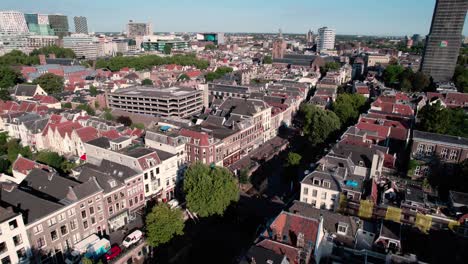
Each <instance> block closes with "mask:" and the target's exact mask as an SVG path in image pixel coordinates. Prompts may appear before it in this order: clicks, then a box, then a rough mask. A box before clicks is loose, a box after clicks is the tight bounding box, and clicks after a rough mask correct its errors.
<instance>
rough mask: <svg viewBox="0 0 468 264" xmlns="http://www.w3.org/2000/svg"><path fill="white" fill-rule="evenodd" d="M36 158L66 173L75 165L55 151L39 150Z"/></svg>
mask: <svg viewBox="0 0 468 264" xmlns="http://www.w3.org/2000/svg"><path fill="white" fill-rule="evenodd" d="M36 160H37V161H39V162H41V163H44V164H46V165H49V166H51V167H52V168H54V169H56V170H58V171H60V172H64V173H69V172H70V171H71V170H72V169H73V168H74V167H75V164H74V163H72V162H70V161H68V160H67V159H65V158H64V157H63V156H60V154H58V153H57V152H53V151H39V152H38V153H37V154H36Z"/></svg>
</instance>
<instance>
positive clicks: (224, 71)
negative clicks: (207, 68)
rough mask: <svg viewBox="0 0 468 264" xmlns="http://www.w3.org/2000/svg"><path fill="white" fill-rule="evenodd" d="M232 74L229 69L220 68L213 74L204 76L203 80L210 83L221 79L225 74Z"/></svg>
mask: <svg viewBox="0 0 468 264" xmlns="http://www.w3.org/2000/svg"><path fill="white" fill-rule="evenodd" d="M230 72H232V68H231V67H225V66H221V67H218V68H217V69H216V71H214V72H209V73H207V74H206V75H205V80H206V81H207V82H212V81H214V80H216V79H219V78H221V77H223V76H224V75H225V74H228V73H230Z"/></svg>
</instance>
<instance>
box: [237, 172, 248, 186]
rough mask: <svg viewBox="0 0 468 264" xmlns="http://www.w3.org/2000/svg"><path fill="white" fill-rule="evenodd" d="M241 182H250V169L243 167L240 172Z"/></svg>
mask: <svg viewBox="0 0 468 264" xmlns="http://www.w3.org/2000/svg"><path fill="white" fill-rule="evenodd" d="M239 182H240V183H242V184H246V183H248V182H249V170H248V169H246V168H243V169H241V170H240V172H239Z"/></svg>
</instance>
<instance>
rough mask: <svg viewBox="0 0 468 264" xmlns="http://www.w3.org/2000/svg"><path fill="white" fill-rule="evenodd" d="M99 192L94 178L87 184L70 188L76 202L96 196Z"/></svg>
mask: <svg viewBox="0 0 468 264" xmlns="http://www.w3.org/2000/svg"><path fill="white" fill-rule="evenodd" d="M101 190H102V188H101V187H100V186H99V184H98V182H97V181H96V178H94V177H92V178H90V179H89V180H88V181H87V182H84V183H81V184H80V185H76V186H75V187H73V188H72V191H73V193H74V194H75V196H76V198H77V199H78V200H81V199H83V198H85V197H88V196H90V195H93V194H96V193H98V192H99V191H101Z"/></svg>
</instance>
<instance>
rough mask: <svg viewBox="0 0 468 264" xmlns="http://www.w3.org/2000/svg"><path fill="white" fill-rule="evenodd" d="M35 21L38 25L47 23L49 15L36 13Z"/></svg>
mask: <svg viewBox="0 0 468 264" xmlns="http://www.w3.org/2000/svg"><path fill="white" fill-rule="evenodd" d="M37 23H38V24H39V25H49V15H44V14H37Z"/></svg>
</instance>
